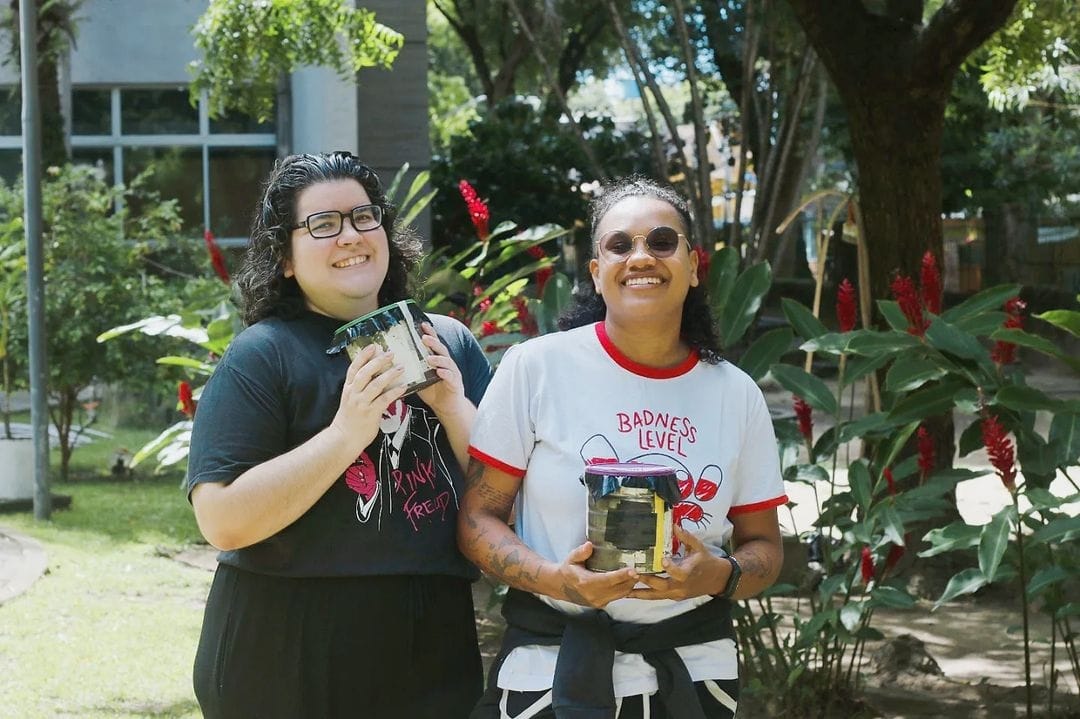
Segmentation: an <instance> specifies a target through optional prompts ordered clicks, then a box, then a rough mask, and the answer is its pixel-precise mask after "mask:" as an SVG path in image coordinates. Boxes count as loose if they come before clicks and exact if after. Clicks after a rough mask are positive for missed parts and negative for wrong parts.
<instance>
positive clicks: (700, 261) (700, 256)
mask: <svg viewBox="0 0 1080 719" xmlns="http://www.w3.org/2000/svg"><path fill="white" fill-rule="evenodd" d="M694 254H695V255H697V280H698V283H699V284H701V285H704V284H705V282H706V281H707V280H708V279H709V261H710V257H709V252H708V250H706V249H705V248H704V247H695V248H694Z"/></svg>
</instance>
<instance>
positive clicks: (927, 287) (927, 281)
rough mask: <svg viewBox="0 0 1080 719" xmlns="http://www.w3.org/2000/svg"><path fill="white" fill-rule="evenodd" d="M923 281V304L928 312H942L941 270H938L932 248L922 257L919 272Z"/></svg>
mask: <svg viewBox="0 0 1080 719" xmlns="http://www.w3.org/2000/svg"><path fill="white" fill-rule="evenodd" d="M919 280H920V281H921V282H922V299H923V305H924V306H925V307H926V310H927V311H928V312H932V313H934V314H935V315H940V314H941V272H940V271H939V270H938V266H937V259H936V258H935V257H934V253H933V252H931V251H930V250H927V251H926V254H925V255H923V258H922V270H921V272H920V273H919Z"/></svg>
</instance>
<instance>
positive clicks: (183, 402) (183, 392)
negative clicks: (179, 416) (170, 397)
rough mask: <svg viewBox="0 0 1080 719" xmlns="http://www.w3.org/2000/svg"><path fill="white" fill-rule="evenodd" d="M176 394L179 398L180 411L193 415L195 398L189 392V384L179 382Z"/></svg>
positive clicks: (189, 415)
mask: <svg viewBox="0 0 1080 719" xmlns="http://www.w3.org/2000/svg"><path fill="white" fill-rule="evenodd" d="M176 396H177V398H178V399H179V400H180V411H181V412H183V413H184V414H186V415H187V416H188V417H194V416H195V398H194V396H193V395H192V393H191V385H190V384H188V383H187V382H181V383H180V384H179V385H178V386H177V388H176Z"/></svg>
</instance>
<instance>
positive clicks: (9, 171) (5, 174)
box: [0, 150, 22, 185]
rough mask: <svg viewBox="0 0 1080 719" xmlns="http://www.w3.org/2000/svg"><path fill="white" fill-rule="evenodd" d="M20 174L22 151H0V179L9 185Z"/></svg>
mask: <svg viewBox="0 0 1080 719" xmlns="http://www.w3.org/2000/svg"><path fill="white" fill-rule="evenodd" d="M21 173H22V150H0V177H2V178H3V179H4V182H6V183H8V184H9V185H11V184H12V183H14V182H15V179H16V178H17V177H18V176H19V175H20V174H21Z"/></svg>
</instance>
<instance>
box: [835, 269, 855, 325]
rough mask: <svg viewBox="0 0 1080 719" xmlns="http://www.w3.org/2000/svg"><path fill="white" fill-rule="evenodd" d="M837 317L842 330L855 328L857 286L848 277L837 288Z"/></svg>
mask: <svg viewBox="0 0 1080 719" xmlns="http://www.w3.org/2000/svg"><path fill="white" fill-rule="evenodd" d="M836 319H837V322H838V323H839V325H840V331H841V332H850V331H851V330H853V329H855V287H854V286H852V284H851V283H850V282H848V279H847V278H846V277H845V278H844V281H843V282H841V283H840V286H839V287H838V288H836Z"/></svg>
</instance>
